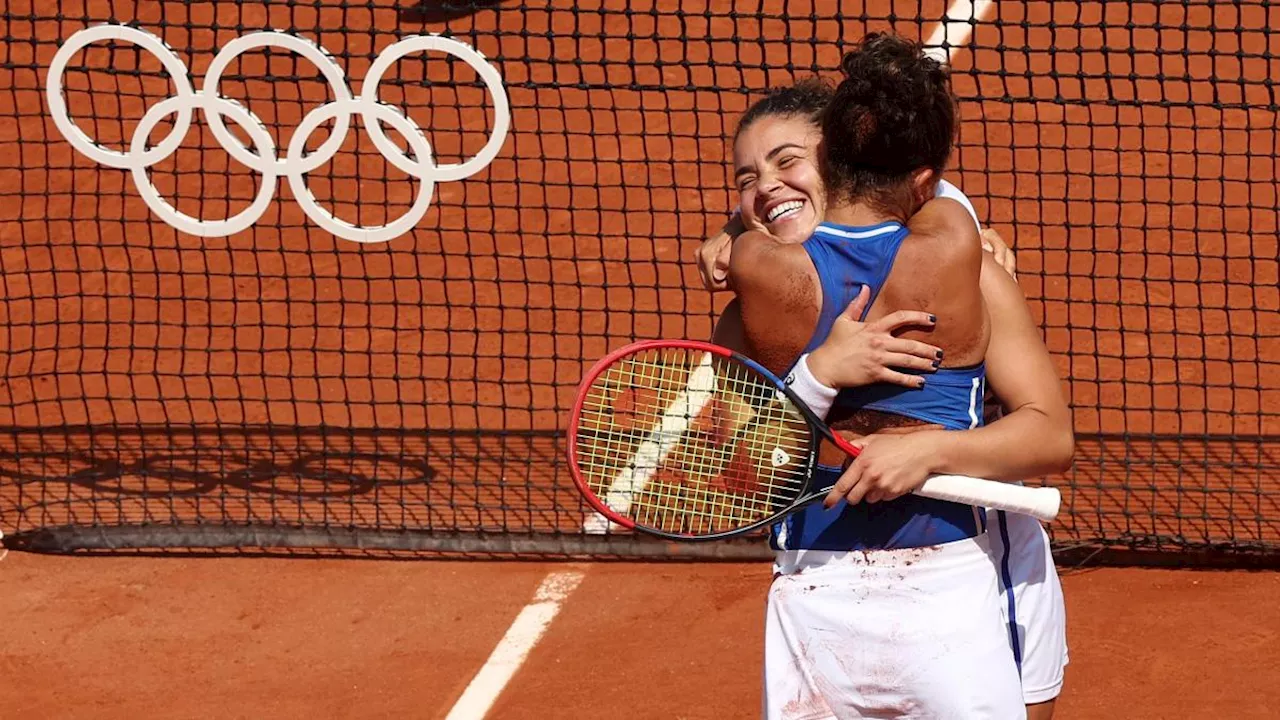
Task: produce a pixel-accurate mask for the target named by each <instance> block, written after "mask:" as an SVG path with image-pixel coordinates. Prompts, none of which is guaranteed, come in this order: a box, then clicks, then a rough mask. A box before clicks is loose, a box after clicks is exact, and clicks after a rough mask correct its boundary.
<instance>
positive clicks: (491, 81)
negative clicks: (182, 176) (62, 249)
mask: <svg viewBox="0 0 1280 720" xmlns="http://www.w3.org/2000/svg"><path fill="white" fill-rule="evenodd" d="M102 40H122V41H125V42H130V43H133V44H135V45H137V46H139V47H141V48H142V49H144V50H147V51H148V52H150V53H151V54H152V55H154V56H155V57H156V58H157V59H158V60H159V61H160V64H161V65H162V66H163V67H164V69H165V71H166V72H167V73H168V74H169V77H170V78H171V79H172V82H173V84H174V86H175V87H176V88H177V95H176V96H171V97H169V98H168V99H165V100H162V101H161V102H159V103H157V104H155V105H154V106H152V107H151V108H150V109H149V110H147V112H146V113H145V114H144V115H143V116H142V120H141V121H139V123H138V126H137V128H136V129H135V130H134V132H133V137H132V138H131V140H130V143H129V149H128V150H126V151H125V152H117V151H115V150H112V149H110V148H106V147H103V146H102V145H99V144H98V143H97V142H96V141H94V140H93V139H91V138H90V137H89V136H88V135H86V134H85V133H84V131H82V130H81V129H80V128H79V127H77V126H76V124H75V122H74V121H73V120H72V119H71V116H70V115H69V114H68V112H67V104H66V99H65V98H64V97H63V92H62V76H63V73H64V72H65V70H66V67H67V63H68V61H69V60H70V59H71V57H72V56H73V55H75V53H77V52H79V51H80V50H82V49H84V48H85V47H87V46H88V45H89V44H91V43H94V42H99V41H102ZM264 47H271V48H281V49H285V50H289V51H291V52H294V53H297V54H298V55H301V56H302V57H304V58H306V59H307V60H310V61H311V62H312V63H313V64H314V65H315V66H316V67H317V68H319V69H320V72H321V74H322V75H323V76H324V77H325V79H326V80H327V81H328V83H329V86H330V88H331V89H332V92H333V97H334V99H333V100H331V101H330V102H328V103H325V104H324V105H321V106H319V107H317V108H315V109H314V110H312V111H311V112H309V113H307V115H306V116H305V117H303V119H302V122H301V123H300V124H299V125H298V128H297V130H295V131H294V133H293V137H292V139H291V140H290V141H289V147H288V148H287V150H286V151H285V156H284V158H283V159H282V158H279V157H277V155H276V146H275V141H274V140H273V139H272V137H271V134H270V133H268V132H267V129H266V127H265V126H264V125H263V123H262V121H261V120H259V119H258V117H257V116H255V115H254V114H253V113H252V112H250V111H249V109H248V108H246V107H245V106H243V105H241V104H240V103H238V102H236V101H235V100H232V99H230V98H226V97H223V96H222V95H221V94H220V93H219V92H218V85H219V83H220V82H221V80H222V75H223V73H224V72H225V71H226V69H227V66H228V65H230V64H231V62H232V61H233V60H235V59H236V58H238V57H239V56H240V55H241V54H243V53H245V52H247V51H249V50H253V49H256V48H264ZM431 50H434V51H438V52H443V53H446V54H448V55H452V56H454V57H456V58H458V59H460V60H462V61H463V62H465V63H467V65H470V66H471V68H472V69H474V70H475V71H476V74H477V75H478V76H479V78H480V79H481V80H482V81H483V82H484V84H485V86H486V87H487V88H488V90H489V93H490V94H491V95H492V96H493V109H494V122H493V130H492V133H491V134H490V136H489V141H488V143H487V144H485V146H484V147H483V148H482V149H481V150H480V152H479V153H478V154H477V155H476V156H475V157H473V158H471V159H470V160H468V161H466V162H464V163H459V164H448V165H437V164H436V163H435V161H434V160H433V159H432V151H431V145H430V143H428V142H427V138H426V136H425V135H424V134H423V133H422V131H421V130H420V129H419V128H418V126H417V124H415V123H414V122H413V120H411V119H410V118H409V117H408V116H406V115H405V114H404V113H403V112H401V111H400V110H399V109H398V108H396V107H393V106H391V105H387V104H384V103H382V102H380V101H379V100H378V85H379V84H380V83H381V82H382V77H383V75H384V74H385V73H386V71H387V69H388V68H389V67H391V64H392V63H394V62H396V61H397V60H399V59H400V58H402V57H404V56H406V55H408V54H410V53H416V52H422V51H431ZM361 90H362V91H361V93H360V94H359V95H353V94H352V92H351V89H350V88H349V87H348V86H347V80H346V75H345V74H344V72H343V70H342V68H341V67H340V66H339V65H338V64H337V63H336V62H335V61H334V59H333V57H332V56H330V55H329V54H328V53H327V52H325V50H324V49H323V48H321V47H320V46H319V45H316V44H315V43H312V42H310V41H309V40H304V39H302V38H299V37H296V36H293V35H289V34H287V33H283V32H279V31H269V32H255V33H251V34H249V35H244V36H242V37H238V38H236V39H235V40H232V41H231V42H229V43H227V45H226V46H225V47H223V48H222V50H221V51H219V52H218V54H217V55H216V56H215V57H214V59H213V63H212V64H211V65H210V66H209V70H208V72H207V73H206V74H205V77H204V85H203V87H202V88H201V89H200V90H195V89H193V88H192V86H191V81H190V79H189V78H188V75H187V67H186V66H185V65H184V64H183V63H182V60H181V59H179V57H178V55H177V54H176V53H174V52H173V50H172V49H170V48H169V46H168V45H166V44H165V42H164V41H163V40H161V39H160V38H158V37H156V36H155V35H152V34H150V33H148V32H146V31H144V30H139V29H137V28H133V27H127V26H124V25H98V26H94V27H89V28H85V29H84V30H80V31H79V32H76V33H75V34H73V35H72V36H71V37H69V38H67V41H66V42H65V43H64V44H63V45H62V47H61V48H59V49H58V52H57V54H56V55H54V58H53V62H52V63H50V65H49V76H48V87H47V95H48V102H49V110H50V112H51V113H52V115H53V122H54V125H56V126H57V128H58V130H59V131H60V132H61V133H62V135H63V137H65V138H66V139H67V142H69V143H71V146H72V147H74V148H75V149H76V150H77V151H79V152H80V153H81V154H82V155H84V156H85V157H88V158H90V159H92V160H95V161H97V162H98V163H100V164H102V165H106V166H107V167H113V168H118V169H121V170H129V171H130V172H131V173H132V174H133V181H134V185H135V186H136V187H137V189H138V194H139V195H141V196H142V200H143V201H144V202H145V203H146V204H147V206H148V207H150V208H151V210H152V212H154V213H155V214H156V215H157V216H159V217H160V218H161V219H162V220H164V221H165V222H166V223H168V224H169V225H172V226H173V227H175V228H177V229H178V230H181V231H183V232H186V233H190V234H192V235H198V236H201V237H224V236H226V235H231V234H233V233H236V232H240V231H241V230H244V229H246V228H248V227H250V226H252V225H253V224H254V223H255V222H257V221H258V220H259V219H260V218H261V217H262V215H263V213H265V212H266V209H267V205H269V204H270V202H271V200H272V198H273V197H274V196H275V190H276V181H277V180H278V179H279V178H280V177H281V176H284V177H285V178H287V179H288V181H289V187H290V189H291V190H292V191H293V195H294V197H295V198H297V200H298V204H299V205H300V206H301V207H302V210H303V212H305V213H306V215H307V217H309V218H311V220H312V221H313V222H315V223H316V224H317V225H319V226H320V227H322V228H324V229H325V230H328V231H329V232H331V233H333V234H334V235H336V236H338V237H341V238H345V239H347V240H353V241H355V242H363V243H376V242H386V241H388V240H391V239H393V238H396V237H398V236H400V235H401V234H403V233H405V232H407V231H409V230H410V229H412V228H413V227H414V226H415V225H417V223H418V222H419V221H420V220H421V219H422V217H423V216H424V215H425V214H426V212H427V209H428V207H429V206H430V204H431V197H432V194H433V193H434V191H435V184H436V183H437V182H443V181H449V180H461V179H463V178H467V177H470V176H472V175H474V174H476V173H477V172H479V171H480V170H482V169H484V168H485V167H486V166H488V165H489V163H490V162H492V161H493V159H494V158H495V157H496V156H497V155H498V152H499V151H500V150H501V149H502V144H503V142H504V141H505V140H506V137H507V131H508V130H509V129H510V127H511V113H510V102H509V101H508V99H507V93H506V89H505V88H504V87H503V84H502V76H501V75H499V74H498V71H497V70H496V69H494V67H493V66H492V65H490V64H489V63H488V61H486V60H485V59H484V56H483V55H481V54H480V53H479V52H478V51H477V50H475V49H474V48H472V47H471V46H469V45H466V44H465V43H462V42H459V41H457V40H453V39H451V38H446V37H441V36H438V35H416V36H413V37H408V38H405V39H403V40H400V41H399V42H396V43H394V44H392V45H390V46H388V47H387V48H386V49H384V50H383V51H382V52H381V53H380V54H379V55H378V56H377V58H376V59H375V60H374V61H373V64H372V65H371V66H370V67H369V72H368V74H367V75H366V77H365V79H364V83H363V85H362V88H361ZM196 109H200V110H201V111H203V112H204V114H205V118H206V121H207V122H208V125H209V130H210V131H211V132H212V133H213V136H214V137H215V138H216V139H217V141H218V143H219V144H220V145H221V146H222V147H223V149H225V150H226V151H227V152H228V153H229V154H230V155H231V157H233V158H234V159H235V160H236V161H238V162H239V163H241V164H242V165H244V166H246V167H248V168H250V169H252V170H255V171H256V172H258V173H261V175H262V184H261V187H260V188H259V190H258V194H257V196H256V197H255V198H254V200H253V202H252V203H251V204H250V205H249V207H247V208H245V209H244V210H242V211H240V212H239V213H237V214H236V215H233V216H232V217H229V218H226V219H224V220H202V219H199V218H193V217H191V216H190V215H187V214H185V213H182V212H180V211H179V210H178V209H177V208H175V207H174V206H172V205H170V204H169V203H168V201H166V200H165V199H164V198H163V197H161V196H160V192H159V190H157V189H156V187H155V185H154V184H152V182H151V178H150V176H149V175H148V174H147V173H148V169H149V168H151V167H152V166H154V165H155V164H156V163H159V162H161V161H163V160H164V159H166V158H168V157H169V156H170V155H172V154H173V153H174V151H176V150H177V149H178V146H179V145H180V144H181V143H182V140H183V138H184V137H185V136H186V133H187V130H188V128H189V127H190V125H191V114H192V111H193V110H196ZM357 113H358V114H359V115H360V119H361V122H362V124H363V125H364V127H365V130H366V131H367V132H368V133H369V137H370V139H371V140H372V141H373V144H374V146H375V147H376V148H377V149H378V151H379V152H380V153H381V154H382V156H383V157H385V158H386V159H387V161H388V162H389V163H391V164H392V165H394V166H395V167H396V168H399V169H400V170H401V171H403V172H405V173H406V174H408V175H409V176H411V177H414V178H417V179H418V181H419V182H420V183H421V187H419V188H418V196H417V197H416V198H415V199H414V202H413V204H412V206H411V207H410V208H409V210H408V211H407V212H406V213H405V214H404V215H402V216H400V217H399V218H397V219H396V220H393V221H391V222H389V223H387V224H386V225H376V226H361V225H353V224H351V223H348V222H346V221H345V220H342V219H339V218H338V217H336V216H334V215H333V213H331V212H329V211H328V210H326V209H325V208H323V207H321V206H320V204H319V203H317V202H316V199H315V196H314V195H312V194H311V190H310V188H309V187H308V186H307V181H306V177H305V176H306V174H307V173H309V172H311V171H312V170H315V169H316V168H318V167H320V166H321V165H323V164H325V163H327V162H329V160H331V159H332V158H333V156H334V155H336V154H337V152H338V149H339V147H340V146H341V145H342V142H343V140H344V139H345V138H346V135H347V130H348V129H349V128H350V126H351V119H352V116H354V115H356V114H357ZM169 115H174V116H175V118H174V122H173V130H172V132H170V133H169V135H168V136H166V137H165V138H164V139H163V140H161V141H160V142H159V143H158V144H156V145H155V146H153V147H150V148H148V146H147V141H148V139H149V138H150V136H151V133H152V132H153V131H154V130H155V128H156V126H157V125H158V124H159V123H160V121H161V119H163V118H165V117H167V116H169ZM225 118H230V119H231V120H232V121H233V122H235V123H236V124H237V125H239V126H240V127H241V129H243V130H244V132H245V133H246V134H247V135H248V137H249V139H250V141H251V142H252V144H253V146H254V147H253V149H252V150H251V149H250V148H248V147H246V146H245V145H244V144H242V143H241V142H240V140H239V139H238V138H237V137H236V136H235V135H233V134H232V133H231V131H230V130H228V128H227V125H226V122H225ZM329 120H333V121H334V125H333V131H332V132H331V133H330V135H329V138H328V139H327V140H325V142H323V143H321V145H320V147H319V148H317V149H316V150H315V151H314V152H311V153H309V154H308V153H307V152H306V144H307V140H308V139H309V138H310V137H311V133H313V132H315V130H316V129H317V128H319V127H320V126H321V125H322V124H324V123H326V122H328V121H329ZM384 123H385V124H386V125H387V126H389V127H391V128H394V129H395V130H396V132H398V133H399V134H400V135H401V136H402V137H403V138H404V139H405V141H406V142H407V143H408V145H409V149H410V151H411V152H412V156H410V155H407V154H405V153H404V152H403V151H401V149H400V148H399V147H398V146H397V145H396V144H395V143H394V142H392V141H391V139H390V138H388V137H387V135H386V132H385V131H384V130H383V128H382V126H383V124H384Z"/></svg>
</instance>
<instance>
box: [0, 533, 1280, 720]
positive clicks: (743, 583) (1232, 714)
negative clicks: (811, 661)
mask: <svg viewBox="0 0 1280 720" xmlns="http://www.w3.org/2000/svg"><path fill="white" fill-rule="evenodd" d="M566 569H578V570H581V571H582V572H584V574H585V577H584V579H583V581H582V583H581V585H579V586H578V588H577V590H576V591H575V592H574V593H572V594H571V595H570V596H569V597H568V599H567V600H566V601H565V602H564V604H563V606H562V609H561V612H560V614H559V616H557V617H556V618H555V620H554V621H553V622H552V623H551V625H550V627H549V629H548V630H547V632H546V634H545V635H544V636H543V639H542V641H541V642H540V643H539V644H538V645H537V646H535V647H534V649H533V651H532V652H531V653H530V655H529V657H528V659H527V661H526V662H525V664H524V666H523V667H522V668H521V669H520V670H519V671H518V672H517V673H516V675H515V676H514V677H513V678H512V680H511V682H510V684H509V685H508V686H507V688H506V690H505V691H504V692H503V693H502V694H501V695H500V696H499V697H498V699H497V702H496V703H495V704H494V706H493V711H492V713H491V714H490V717H494V718H525V717H564V718H588V717H602V716H617V717H628V718H655V719H656V718H690V719H692V718H706V719H707V720H720V719H723V718H747V717H753V716H755V715H757V714H758V706H759V701H760V682H759V679H760V673H761V660H760V647H761V641H762V638H763V622H764V593H765V589H766V587H767V583H768V579H769V568H768V565H767V564H665V565H652V564H628V563H616V564H615V563H603V564H588V565H559V564H555V565H552V564H543V563H524V562H516V563H506V562H489V563H464V562H428V561H414V562H399V561H381V560H299V559H270V558H226V559H222V558H219V559H209V558H162V559H150V558H127V557H120V558H66V557H47V556H39V555H30V554H25V553H10V554H9V556H8V557H7V558H6V559H5V560H4V561H3V562H0V578H2V579H3V583H4V587H5V589H6V592H5V593H4V594H3V597H0V612H2V613H3V615H4V617H5V618H6V621H5V624H4V630H3V632H0V640H2V642H3V650H0V673H3V677H4V683H5V685H6V686H7V687H8V688H9V689H8V690H7V691H6V692H5V693H4V694H3V696H0V715H2V716H4V717H101V718H135V717H175V718H176V717H228V718H232V717H236V718H240V717H243V718H252V717H276V718H311V717H413V718H443V717H445V715H446V714H447V713H448V711H449V709H450V708H451V707H452V706H453V704H454V703H455V702H456V700H457V699H458V697H459V696H460V695H461V693H462V692H463V689H464V688H465V687H466V686H467V684H468V683H469V682H470V681H471V678H472V676H473V675H474V674H475V673H476V672H477V670H478V669H479V668H480V667H481V665H483V664H484V662H485V660H486V658H487V657H488V655H489V653H490V652H491V651H492V650H493V648H494V646H495V645H496V644H497V643H498V641H499V639H500V638H501V637H502V635H503V633H504V632H505V631H506V629H507V627H508V626H509V625H510V624H511V622H512V620H513V618H515V616H516V614H517V613H518V612H519V611H520V609H521V607H522V606H524V604H525V603H527V602H529V601H530V600H531V599H532V597H533V593H534V589H535V588H536V587H537V586H538V584H539V583H540V582H541V581H542V579H543V578H544V577H545V576H546V575H547V574H548V573H549V572H553V571H561V570H566ZM1063 584H1064V590H1065V592H1066V597H1067V607H1068V618H1069V642H1070V650H1071V664H1070V666H1069V667H1068V671H1067V685H1066V690H1065V693H1064V695H1063V698H1062V700H1061V702H1060V706H1059V707H1060V711H1059V714H1058V717H1059V718H1062V719H1063V720H1077V719H1079V720H1092V719H1095V718H1119V717H1123V718H1133V719H1135V720H1136V719H1143V718H1191V717H1213V718H1271V717H1274V716H1275V714H1274V709H1275V707H1277V704H1280V685H1278V684H1277V683H1276V682H1275V679H1276V677H1277V676H1280V614H1277V613H1276V612H1275V598H1276V596H1277V593H1280V573H1274V572H1245V571H1232V572H1195V571H1177V570H1154V569H1144V570H1139V569H1093V570H1084V571H1070V570H1065V569H1064V578H1063ZM851 611H856V608H854V609H851Z"/></svg>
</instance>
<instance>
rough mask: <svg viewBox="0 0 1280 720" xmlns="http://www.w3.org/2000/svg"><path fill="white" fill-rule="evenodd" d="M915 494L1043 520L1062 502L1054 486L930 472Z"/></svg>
mask: <svg viewBox="0 0 1280 720" xmlns="http://www.w3.org/2000/svg"><path fill="white" fill-rule="evenodd" d="M916 494H917V495H923V496H924V497H927V498H933V499H934V500H948V501H950V502H957V503H962V504H965V505H976V506H980V507H989V508H993V509H995V510H1004V511H1006V512H1015V513H1019V514H1021V515H1030V516H1031V517H1034V518H1037V519H1039V520H1043V521H1045V522H1050V521H1052V520H1053V519H1054V518H1056V517H1057V516H1058V508H1059V507H1060V506H1061V505H1062V493H1060V492H1058V488H1053V487H1027V486H1025V485H1017V484H1014V483H1004V482H996V481H994V480H979V479H978V478H972V477H966V476H964V475H933V476H931V477H930V478H929V479H928V480H925V481H924V484H923V485H921V486H920V488H919V489H918V490H916Z"/></svg>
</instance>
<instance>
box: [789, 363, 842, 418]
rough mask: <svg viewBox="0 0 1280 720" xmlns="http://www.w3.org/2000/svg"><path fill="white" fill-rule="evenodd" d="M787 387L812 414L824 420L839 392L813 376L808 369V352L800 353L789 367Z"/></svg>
mask: <svg viewBox="0 0 1280 720" xmlns="http://www.w3.org/2000/svg"><path fill="white" fill-rule="evenodd" d="M787 387H788V388H790V389H791V392H793V393H795V394H796V397H798V398H800V400H801V402H803V403H804V404H805V405H808V406H809V409H810V410H812V411H813V414H814V415H817V416H818V417H820V418H822V419H824V420H825V419H826V418H827V413H829V412H831V406H832V405H833V404H835V401H836V395H837V394H839V392H840V391H839V390H837V389H836V388H833V387H828V386H826V385H823V384H822V383H821V382H818V379H817V378H815V377H814V376H813V373H812V372H811V371H810V370H809V353H805V354H804V355H801V356H800V359H799V360H797V361H796V364H795V365H794V366H793V367H792V368H791V372H790V373H789V374H788V375H787Z"/></svg>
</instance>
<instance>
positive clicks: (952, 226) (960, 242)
mask: <svg viewBox="0 0 1280 720" xmlns="http://www.w3.org/2000/svg"><path fill="white" fill-rule="evenodd" d="M907 227H908V229H909V230H910V234H909V235H907V237H906V239H904V240H903V241H902V246H901V248H900V249H899V250H898V256H897V258H895V260H894V264H893V270H891V271H890V273H889V278H888V280H887V281H886V282H885V287H884V290H882V291H881V300H880V301H878V302H877V303H876V307H875V308H874V312H873V315H874V316H875V317H882V316H884V315H887V314H888V313H891V312H894V311H896V310H921V311H924V312H929V313H933V314H934V315H936V316H937V317H938V323H937V326H936V329H935V330H933V331H931V332H928V333H925V332H923V331H922V332H921V333H920V337H919V338H917V339H922V340H926V341H927V342H930V343H932V344H934V345H937V346H938V347H941V348H942V350H943V353H944V358H943V366H944V367H947V366H949V367H959V366H966V365H974V364H976V363H978V362H981V361H982V357H983V354H984V353H985V352H986V347H987V340H988V335H989V332H990V327H989V325H990V323H989V321H988V318H987V312H986V308H985V306H984V304H983V300H982V291H981V287H980V284H979V278H980V276H981V272H982V256H983V252H982V240H981V238H980V237H979V235H978V230H977V228H976V227H975V226H974V223H973V218H972V217H970V216H969V213H968V211H967V210H965V208H964V206H963V205H961V204H960V203H959V202H956V201H955V200H952V199H949V198H937V199H934V200H930V201H929V202H927V203H925V205H924V207H922V208H921V209H920V211H919V212H918V213H916V214H915V215H914V216H913V217H912V218H911V220H910V222H908V223H907ZM913 335H914V334H907V335H904V336H913Z"/></svg>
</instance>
